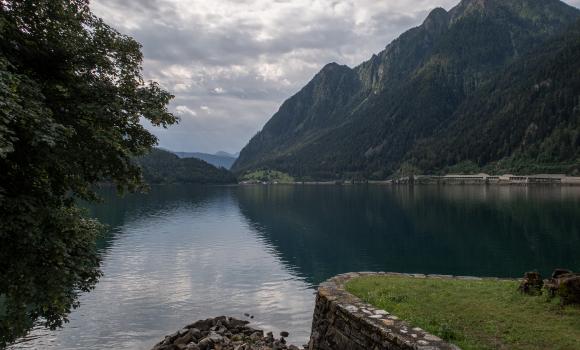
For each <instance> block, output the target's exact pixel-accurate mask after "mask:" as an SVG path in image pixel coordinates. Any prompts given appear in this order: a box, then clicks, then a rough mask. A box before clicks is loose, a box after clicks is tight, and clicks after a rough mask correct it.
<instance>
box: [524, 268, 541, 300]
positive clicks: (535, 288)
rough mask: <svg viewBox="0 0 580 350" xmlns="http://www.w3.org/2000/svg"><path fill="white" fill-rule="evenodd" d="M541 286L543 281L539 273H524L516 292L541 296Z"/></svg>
mask: <svg viewBox="0 0 580 350" xmlns="http://www.w3.org/2000/svg"><path fill="white" fill-rule="evenodd" d="M543 286H544V280H543V279H542V275H541V274H540V273H539V272H537V271H533V272H526V274H525V275H524V279H523V280H522V282H521V283H520V286H519V287H518V290H519V291H520V292H522V293H524V294H529V295H539V294H542V287H543Z"/></svg>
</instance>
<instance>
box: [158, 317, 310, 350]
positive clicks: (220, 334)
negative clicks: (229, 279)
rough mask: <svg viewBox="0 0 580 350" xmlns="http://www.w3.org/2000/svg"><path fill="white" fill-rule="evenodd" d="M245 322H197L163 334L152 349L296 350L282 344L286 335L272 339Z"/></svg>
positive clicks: (281, 334)
mask: <svg viewBox="0 0 580 350" xmlns="http://www.w3.org/2000/svg"><path fill="white" fill-rule="evenodd" d="M248 324H249V322H248V321H243V320H238V319H235V318H233V317H227V316H220V317H216V318H208V319H206V320H199V321H197V322H194V323H192V324H190V325H187V326H185V327H184V328H183V329H181V330H180V331H178V332H175V333H173V334H170V335H167V336H166V337H165V339H163V340H162V341H160V342H159V343H157V344H156V345H155V346H154V347H153V348H152V350H210V349H212V350H213V349H215V350H300V349H303V348H304V347H298V346H295V345H288V344H286V339H285V338H286V337H288V335H289V334H288V332H280V338H278V339H276V338H275V337H274V335H273V334H272V332H268V333H266V335H264V331H263V330H260V329H255V328H252V327H249V326H248Z"/></svg>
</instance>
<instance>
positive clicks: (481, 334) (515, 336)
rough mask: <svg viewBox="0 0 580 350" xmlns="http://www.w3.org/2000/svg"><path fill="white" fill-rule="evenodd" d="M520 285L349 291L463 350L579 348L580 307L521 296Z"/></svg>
mask: <svg viewBox="0 0 580 350" xmlns="http://www.w3.org/2000/svg"><path fill="white" fill-rule="evenodd" d="M517 286H518V283H517V282H515V281H493V280H483V281H471V280H469V281H466V280H445V279H434V278H428V279H419V278H411V277H399V276H396V277H395V276H393V277H392V276H381V277H361V278H357V279H354V280H352V281H349V282H348V283H347V286H346V288H347V290H348V291H349V292H350V293H352V294H354V295H356V296H358V297H359V298H361V299H362V300H364V301H365V302H367V303H369V304H372V305H374V306H375V307H378V308H380V309H384V310H386V311H388V312H390V313H392V314H393V315H396V316H398V317H400V318H402V319H405V320H407V321H408V322H410V323H411V324H412V325H413V326H416V327H421V328H423V329H425V330H426V331H428V332H430V333H432V334H434V335H437V336H439V337H441V338H443V339H445V340H447V341H450V342H452V343H454V344H456V345H458V346H459V347H461V348H462V349H464V350H471V349H476V350H480V349H481V350H483V349H526V350H534V349H555V350H556V349H559V350H573V349H580V307H578V306H566V307H563V306H561V305H560V303H559V300H557V299H553V300H548V299H547V298H546V297H545V296H534V297H531V296H527V295H522V294H520V293H519V292H518V291H517Z"/></svg>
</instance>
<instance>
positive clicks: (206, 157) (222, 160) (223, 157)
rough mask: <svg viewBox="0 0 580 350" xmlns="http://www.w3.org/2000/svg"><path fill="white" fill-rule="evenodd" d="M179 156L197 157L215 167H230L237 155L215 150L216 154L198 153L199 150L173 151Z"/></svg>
mask: <svg viewBox="0 0 580 350" xmlns="http://www.w3.org/2000/svg"><path fill="white" fill-rule="evenodd" d="M173 153H174V154H176V155H177V156H178V157H179V158H197V159H201V160H203V161H205V162H207V163H209V164H211V165H213V166H215V167H218V168H225V169H230V168H231V167H232V165H233V164H234V162H235V161H236V158H237V156H236V155H233V154H229V153H227V152H222V151H220V152H217V153H216V154H208V153H199V152H173Z"/></svg>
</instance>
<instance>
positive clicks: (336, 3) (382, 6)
mask: <svg viewBox="0 0 580 350" xmlns="http://www.w3.org/2000/svg"><path fill="white" fill-rule="evenodd" d="M458 2H459V0H92V5H91V7H92V9H93V11H94V13H95V14H96V15H98V16H99V17H101V18H103V19H104V20H105V21H106V22H107V23H109V24H110V25H112V26H113V27H115V28H116V29H117V30H119V31H120V32H122V33H124V34H128V35H131V36H132V37H134V38H135V39H136V40H137V41H139V42H140V43H141V44H142V45H143V53H144V56H145V60H144V65H143V68H144V72H143V74H144V77H145V79H147V80H150V79H152V80H156V81H158V82H159V83H160V84H161V85H162V86H163V87H165V88H166V89H167V90H169V91H170V92H171V93H173V94H174V95H175V96H176V98H175V99H174V101H173V102H172V103H171V106H170V110H171V111H173V112H175V113H176V114H178V115H179V116H180V117H181V122H180V124H179V125H176V126H172V127H170V128H169V129H167V130H163V129H158V128H153V127H150V126H148V127H150V129H151V130H152V131H153V133H154V134H155V135H157V136H158V138H159V145H160V146H161V147H164V148H168V149H171V150H174V151H199V152H208V153H214V152H216V151H220V150H223V151H227V152H231V153H235V152H238V151H239V150H241V148H242V147H243V146H244V145H245V144H246V143H247V142H248V141H249V139H250V138H251V137H252V136H253V135H254V134H255V133H256V132H258V131H259V130H260V129H261V128H262V126H263V125H264V124H265V122H266V121H267V120H268V119H269V118H270V117H271V116H272V115H273V114H274V113H275V112H276V111H277V110H278V107H279V106H280V104H281V103H282V102H283V101H284V100H285V99H287V98H288V97H290V96H292V95H293V94H294V93H296V92H297V91H298V90H300V88H301V87H303V86H304V85H305V84H306V83H307V82H308V81H309V80H310V79H311V78H312V77H313V76H314V75H315V74H316V73H317V72H318V71H319V70H320V69H321V68H322V67H323V66H324V65H325V64H327V63H329V62H337V63H340V64H346V65H349V66H351V67H352V66H355V65H358V64H359V63H361V62H362V61H365V60H367V59H368V58H370V56H371V55H372V54H373V53H378V52H379V51H381V50H382V49H383V48H384V47H385V46H386V45H387V44H388V43H389V42H390V41H391V40H393V39H394V38H396V37H397V36H398V35H400V34H401V33H402V32H404V31H405V30H407V29H409V28H411V27H413V26H416V25H418V24H420V23H421V22H422V21H423V19H424V18H425V17H426V16H427V14H428V12H429V11H430V10H432V9H433V8H435V7H438V6H440V7H443V8H445V9H450V8H451V7H452V6H453V5H455V4H456V3H458ZM566 2H567V3H569V4H572V5H575V6H577V7H580V0H567V1H566Z"/></svg>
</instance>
